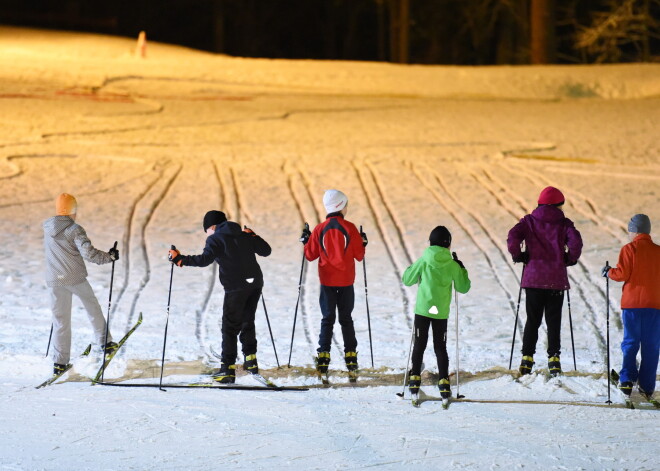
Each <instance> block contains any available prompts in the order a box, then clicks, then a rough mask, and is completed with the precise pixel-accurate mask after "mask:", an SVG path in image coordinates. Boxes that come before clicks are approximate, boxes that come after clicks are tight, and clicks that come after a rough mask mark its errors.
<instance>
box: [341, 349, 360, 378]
mask: <svg viewBox="0 0 660 471" xmlns="http://www.w3.org/2000/svg"><path fill="white" fill-rule="evenodd" d="M344 361H345V362H346V369H348V380H349V381H350V382H351V383H355V382H356V381H357V373H358V371H357V370H358V362H357V352H346V353H344Z"/></svg>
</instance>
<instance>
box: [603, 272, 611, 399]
mask: <svg viewBox="0 0 660 471" xmlns="http://www.w3.org/2000/svg"><path fill="white" fill-rule="evenodd" d="M605 266H606V267H609V266H610V262H609V261H606V262H605ZM605 306H606V310H607V401H606V404H612V399H611V397H610V382H611V381H610V277H609V276H608V273H605Z"/></svg>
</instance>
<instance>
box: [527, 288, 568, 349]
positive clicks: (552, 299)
mask: <svg viewBox="0 0 660 471" xmlns="http://www.w3.org/2000/svg"><path fill="white" fill-rule="evenodd" d="M525 298H526V303H525V304H526V306H527V322H525V331H524V333H523V347H522V354H523V355H527V356H530V357H531V356H533V355H534V353H536V342H537V341H538V339H539V327H541V322H542V321H543V315H544V313H545V325H546V326H547V328H548V356H549V357H550V356H554V355H557V356H559V354H560V353H561V338H560V334H561V309H562V306H563V304H564V292H563V291H559V290H553V289H540V288H525Z"/></svg>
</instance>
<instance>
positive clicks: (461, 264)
mask: <svg viewBox="0 0 660 471" xmlns="http://www.w3.org/2000/svg"><path fill="white" fill-rule="evenodd" d="M451 256H452V257H454V261H455V262H456V263H458V266H459V267H461V268H462V269H463V270H465V265H463V262H461V261H460V260H459V259H458V255H456V252H452V253H451Z"/></svg>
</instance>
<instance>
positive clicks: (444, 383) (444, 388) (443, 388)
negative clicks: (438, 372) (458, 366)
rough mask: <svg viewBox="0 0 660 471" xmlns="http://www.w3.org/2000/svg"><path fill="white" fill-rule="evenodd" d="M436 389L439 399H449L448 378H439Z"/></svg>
mask: <svg viewBox="0 0 660 471" xmlns="http://www.w3.org/2000/svg"><path fill="white" fill-rule="evenodd" d="M438 389H439V390H440V397H441V398H442V399H449V398H450V397H451V387H450V386H449V378H440V380H439V381H438Z"/></svg>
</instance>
